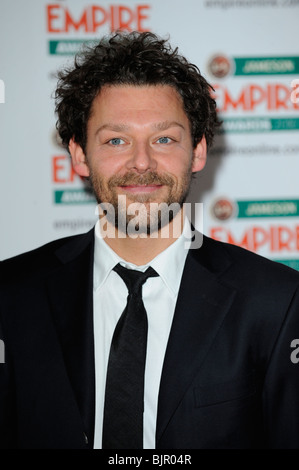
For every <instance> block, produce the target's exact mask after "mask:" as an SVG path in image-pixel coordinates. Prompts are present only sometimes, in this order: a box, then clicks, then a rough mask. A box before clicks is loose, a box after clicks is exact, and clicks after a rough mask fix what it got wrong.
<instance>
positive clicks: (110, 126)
mask: <svg viewBox="0 0 299 470" xmlns="http://www.w3.org/2000/svg"><path fill="white" fill-rule="evenodd" d="M106 129H107V130H108V131H115V132H123V131H127V130H129V126H128V125H127V124H113V123H107V124H103V125H102V126H100V127H99V128H98V129H97V130H96V135H97V134H98V133H99V132H101V131H104V130H106Z"/></svg>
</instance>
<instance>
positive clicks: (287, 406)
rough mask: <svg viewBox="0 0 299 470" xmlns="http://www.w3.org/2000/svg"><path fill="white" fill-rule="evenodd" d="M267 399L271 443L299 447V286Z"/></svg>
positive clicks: (280, 340)
mask: <svg viewBox="0 0 299 470" xmlns="http://www.w3.org/2000/svg"><path fill="white" fill-rule="evenodd" d="M263 403H264V423H265V431H266V436H267V438H268V447H269V448H270V449H299V289H297V292H296V294H295V295H294V297H293V299H292V302H291V304H290V306H289V309H288V312H287V314H286V316H285V318H284V322H283V324H282V325H281V328H280V332H279V335H278V337H277V339H276V342H275V346H274V348H273V350H272V354H271V358H270V361H269V365H268V370H267V374H266V378H265V386H264V394H263Z"/></svg>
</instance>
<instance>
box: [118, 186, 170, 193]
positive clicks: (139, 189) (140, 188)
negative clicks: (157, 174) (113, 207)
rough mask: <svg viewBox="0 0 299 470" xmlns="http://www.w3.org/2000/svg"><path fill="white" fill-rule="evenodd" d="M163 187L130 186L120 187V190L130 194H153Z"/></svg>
mask: <svg viewBox="0 0 299 470" xmlns="http://www.w3.org/2000/svg"><path fill="white" fill-rule="evenodd" d="M162 186H163V185H162V184H129V185H123V186H120V188H121V189H122V190H124V191H127V192H129V193H152V192H154V191H157V189H160V188H162Z"/></svg>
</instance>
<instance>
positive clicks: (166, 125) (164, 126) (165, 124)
mask: <svg viewBox="0 0 299 470" xmlns="http://www.w3.org/2000/svg"><path fill="white" fill-rule="evenodd" d="M170 127H181V128H182V129H185V126H184V125H183V124H182V123H180V122H177V121H163V122H157V124H154V128H155V129H157V130H158V131H166V130H167V129H169V128H170Z"/></svg>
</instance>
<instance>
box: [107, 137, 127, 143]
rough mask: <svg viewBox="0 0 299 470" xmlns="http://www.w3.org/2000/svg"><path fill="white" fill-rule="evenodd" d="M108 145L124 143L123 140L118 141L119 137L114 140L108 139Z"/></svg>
mask: <svg viewBox="0 0 299 470" xmlns="http://www.w3.org/2000/svg"><path fill="white" fill-rule="evenodd" d="M108 143H109V144H111V145H122V144H124V143H125V142H124V140H123V139H120V138H119V137H114V139H110V140H109V142H108Z"/></svg>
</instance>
